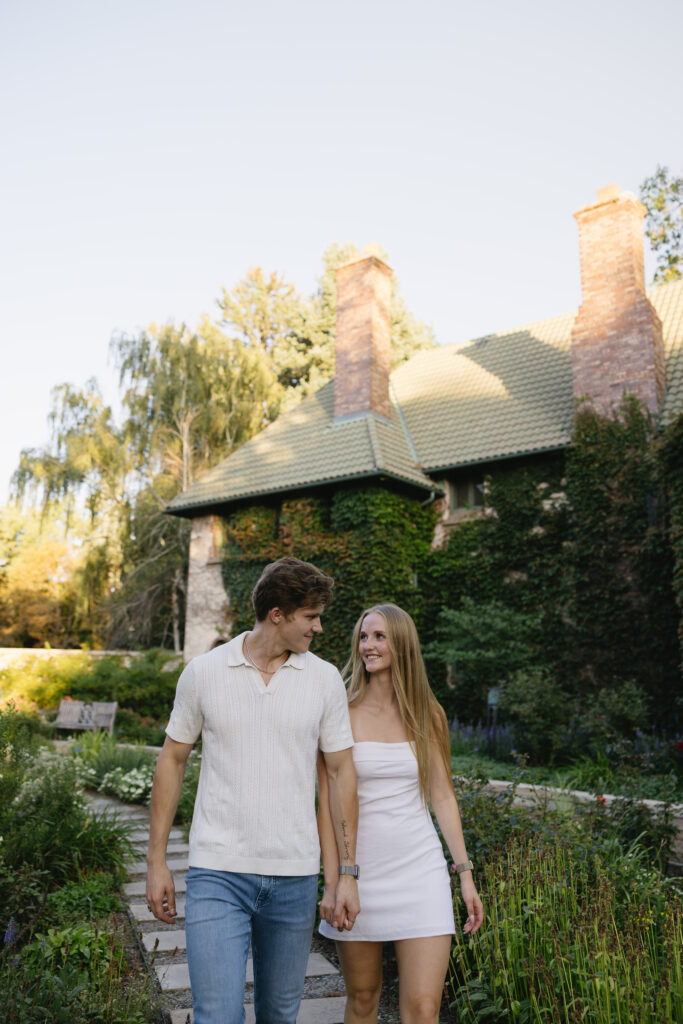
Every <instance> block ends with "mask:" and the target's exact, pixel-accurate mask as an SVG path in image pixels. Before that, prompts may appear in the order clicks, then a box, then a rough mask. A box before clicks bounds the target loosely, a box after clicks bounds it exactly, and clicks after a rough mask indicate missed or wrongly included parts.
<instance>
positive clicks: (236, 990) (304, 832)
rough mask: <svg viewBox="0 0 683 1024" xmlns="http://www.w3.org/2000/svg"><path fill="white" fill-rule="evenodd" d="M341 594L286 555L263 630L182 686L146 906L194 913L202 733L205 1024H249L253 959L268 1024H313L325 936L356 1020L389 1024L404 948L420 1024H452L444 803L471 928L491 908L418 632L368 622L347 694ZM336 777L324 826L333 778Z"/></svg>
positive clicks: (403, 995) (198, 892)
mask: <svg viewBox="0 0 683 1024" xmlns="http://www.w3.org/2000/svg"><path fill="white" fill-rule="evenodd" d="M333 585H334V584H333V581H332V579H331V578H330V577H329V576H326V575H325V574H324V573H322V572H321V571H320V570H319V569H317V568H316V567H315V566H313V565H311V564H310V563H307V562H302V561H299V560H298V559H296V558H281V559H279V560H278V561H276V562H273V563H271V564H270V565H268V566H266V568H265V570H264V572H263V574H262V576H261V578H260V579H259V581H258V583H257V584H256V586H255V587H254V590H253V593H252V603H253V606H254V613H255V618H256V621H255V624H254V627H253V628H252V629H251V630H250V631H248V632H246V633H242V634H241V635H240V636H237V637H234V638H233V639H232V640H230V641H229V642H228V643H226V644H223V645H221V646H219V647H216V648H215V649H213V650H211V651H209V652H208V653H207V654H204V655H201V656H200V657H198V658H195V659H194V660H193V661H191V662H190V663H189V665H188V666H187V667H186V668H185V670H184V671H183V674H182V675H181V677H180V679H179V681H178V688H177V691H176V697H175V702H174V705H173V712H172V714H171V718H170V721H169V724H168V726H167V729H166V733H167V738H166V741H165V743H164V747H163V749H162V751H161V754H160V756H159V760H158V764H157V770H156V775H155V779H154V786H153V789H152V799H151V806H150V843H149V849H148V854H147V862H148V875H147V901H148V904H149V906H150V909H151V910H152V912H153V913H154V914H155V916H156V917H157V918H158V919H159V920H161V921H165V922H167V923H171V922H172V921H173V919H174V917H175V890H174V884H173V877H172V875H171V873H170V871H169V869H168V867H167V865H166V845H167V842H168V835H169V832H170V829H171V824H172V822H173V817H174V815H175V811H176V808H177V805H178V800H179V798H180V792H181V788H182V782H183V775H184V771H185V765H186V762H187V759H188V756H189V754H190V751H191V750H192V747H193V745H194V743H195V741H196V740H197V739H198V738H199V736H200V735H201V737H202V766H201V772H200V778H199V787H198V791H197V799H196V803H195V809H194V816H193V819H192V828H191V832H190V853H189V869H188V873H187V881H186V884H187V897H186V911H185V930H186V937H187V957H188V964H189V969H190V981H191V986H192V999H193V1006H194V1020H195V1024H243V1022H244V1009H243V999H244V983H245V972H246V964H247V956H248V952H249V948H250V946H251V950H252V957H253V969H254V1009H255V1015H256V1022H257V1024H295V1022H296V1017H297V1013H298V1009H299V1003H300V1001H301V994H302V991H303V985H304V979H305V974H306V964H307V960H308V954H309V950H310V943H311V933H312V930H313V925H314V921H315V904H316V897H317V891H318V874H319V867H320V850H322V860H323V870H324V882H325V888H324V893H323V897H322V900H321V902H320V917H321V923H320V932H321V933H322V934H323V935H325V936H326V937H328V938H334V939H336V941H337V950H338V954H339V958H340V961H341V965H342V970H343V974H344V981H345V984H346V990H347V1006H346V1011H345V1016H344V1021H345V1024H361V1022H363V1024H365V1022H367V1024H375V1022H376V1021H377V1013H378V1005H379V997H380V990H381V984H382V943H383V942H386V941H393V942H394V946H395V951H396V960H397V963H398V970H399V1002H400V1012H401V1020H402V1021H403V1022H404V1024H436V1022H437V1021H438V1014H439V1007H440V1005H441V996H442V992H443V986H444V980H445V976H446V971H447V967H448V959H449V953H450V946H451V936H452V934H453V932H454V930H455V923H454V917H453V905H452V899H451V888H450V878H449V874H448V869H447V865H446V861H445V859H444V856H443V852H442V847H441V842H440V840H439V837H438V835H437V833H436V830H435V829H434V826H433V824H432V819H431V816H430V814H429V810H428V804H430V805H431V807H432V809H433V811H434V815H435V817H436V820H437V822H438V825H439V828H440V830H441V833H442V835H443V838H444V840H445V842H446V845H447V846H448V849H449V851H450V854H451V857H452V858H453V862H454V866H455V870H456V871H457V872H458V874H459V877H460V888H461V893H462V897H463V900H464V902H465V905H466V907H467V920H466V922H465V925H464V930H465V931H466V932H475V931H476V930H477V929H478V928H479V926H480V924H481V921H482V917H483V911H482V905H481V901H480V899H479V896H478V894H477V890H476V887H475V885H474V881H473V877H472V864H471V862H470V861H469V860H468V857H467V851H466V849H465V842H464V838H463V832H462V825H461V822H460V815H459V813H458V805H457V802H456V798H455V794H454V792H453V786H452V783H451V769H450V747H449V735H448V724H447V721H446V716H445V714H444V712H443V709H442V708H441V706H440V705H439V704H438V702H437V701H436V698H435V697H434V695H433V693H432V691H431V689H430V686H429V683H428V681H427V675H426V672H425V668H424V664H423V661H422V655H421V652H420V644H419V640H418V636H417V632H416V629H415V625H414V623H413V620H412V619H411V618H410V616H409V615H408V614H407V613H406V612H404V611H402V610H401V609H400V608H398V607H397V606H396V605H393V604H380V605H375V606H374V607H372V608H369V609H367V610H366V611H364V612H363V613H362V615H361V616H360V618H359V620H358V622H357V624H356V627H355V629H354V632H353V639H352V649H351V657H350V659H349V663H348V665H347V668H346V670H345V672H350V675H349V681H348V692H347V690H346V688H345V686H344V683H343V682H342V677H341V675H340V674H339V672H338V671H337V669H336V668H334V667H333V666H332V665H330V664H329V663H328V662H325V661H323V660H322V659H320V658H318V657H316V655H314V654H312V653H311V652H310V651H309V647H310V644H311V641H312V639H313V637H314V636H315V634H316V633H320V632H322V626H321V622H320V617H321V615H322V613H323V611H324V609H325V606H326V605H327V604H328V603H329V601H330V599H331V596H332V588H333ZM316 766H317V771H318V816H317V822H316V815H315V777H316Z"/></svg>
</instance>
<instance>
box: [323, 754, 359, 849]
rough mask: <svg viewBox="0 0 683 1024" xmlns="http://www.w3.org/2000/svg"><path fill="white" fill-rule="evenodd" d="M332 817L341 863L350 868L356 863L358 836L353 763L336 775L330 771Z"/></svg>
mask: <svg viewBox="0 0 683 1024" xmlns="http://www.w3.org/2000/svg"><path fill="white" fill-rule="evenodd" d="M328 782H329V798H330V815H331V817H332V824H333V825H334V832H335V837H336V840H337V850H338V852H339V863H340V864H342V865H345V866H348V867H350V866H351V865H352V864H355V863H356V834H357V832H358V795H357V792H356V772H355V769H354V767H353V761H352V760H351V758H349V759H348V763H347V764H344V765H342V766H341V767H340V768H339V770H338V771H337V772H335V773H331V772H329V771H328Z"/></svg>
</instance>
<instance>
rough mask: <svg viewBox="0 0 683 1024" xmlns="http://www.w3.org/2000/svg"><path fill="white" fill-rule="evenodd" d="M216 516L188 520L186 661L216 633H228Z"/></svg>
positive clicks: (207, 645) (210, 643) (227, 606)
mask: <svg viewBox="0 0 683 1024" xmlns="http://www.w3.org/2000/svg"><path fill="white" fill-rule="evenodd" d="M219 537H220V520H219V518H218V516H200V517H198V518H197V519H193V520H192V533H191V535H190V564H189V570H188V574H187V609H186V613H185V648H184V651H183V657H184V659H185V661H186V662H188V661H190V660H191V659H192V658H195V657H196V656H197V655H198V654H204V652H205V651H208V650H210V648H211V647H212V646H213V644H214V643H215V641H216V640H217V639H218V638H219V637H228V636H229V635H230V600H229V598H228V595H227V594H226V592H225V587H224V586H223V576H222V573H221V561H222V560H221V558H220V555H219Z"/></svg>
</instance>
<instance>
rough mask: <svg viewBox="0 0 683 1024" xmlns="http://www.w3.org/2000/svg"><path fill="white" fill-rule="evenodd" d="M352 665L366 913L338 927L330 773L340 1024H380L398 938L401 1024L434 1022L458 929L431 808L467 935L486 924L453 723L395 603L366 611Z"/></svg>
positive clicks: (328, 841)
mask: <svg viewBox="0 0 683 1024" xmlns="http://www.w3.org/2000/svg"><path fill="white" fill-rule="evenodd" d="M349 667H351V668H352V674H351V680H350V684H349V713H350V716H351V727H352V730H353V736H354V746H353V758H354V762H355V765H356V771H357V774H358V800H359V815H360V817H359V823H358V844H357V851H356V859H357V861H358V865H359V882H358V887H359V896H360V904H361V912H360V915H359V916H358V918H357V920H356V922H355V924H354V926H353V929H352V930H350V931H346V930H342V929H340V930H337V929H333V928H332V927H331V926H330V922H331V920H332V913H333V910H334V890H335V886H336V883H337V877H338V866H339V865H338V857H337V845H336V842H335V836H334V829H333V826H332V821H331V818H330V813H329V804H328V798H327V780H326V776H325V771H324V770H322V771H319V780H320V782H319V785H320V794H319V812H318V830H319V833H320V844H321V848H322V856H323V869H324V873H325V892H324V895H323V899H322V900H321V903H320V916H321V924H320V932H321V934H322V935H325V936H326V937H327V938H333V939H336V940H337V951H338V954H339V959H340V961H341V965H342V971H343V973H344V981H345V983H346V991H347V1004H346V1012H345V1015H344V1024H361V1022H363V1024H374V1022H376V1021H377V1011H378V1006H379V996H380V990H381V987H382V943H383V942H386V941H390V940H392V941H393V942H394V946H395V951H396V961H397V964H398V972H399V1005H400V1012H401V1020H402V1021H403V1022H404V1024H436V1022H438V1019H439V1016H438V1015H439V1008H440V1006H441V997H442V993H443V987H444V982H445V978H446V971H447V969H448V960H449V955H450V948H451V935H452V934H453V932H454V930H455V927H454V920H453V903H452V898H451V889H450V879H449V875H448V869H447V866H446V861H445V859H444V856H443V852H442V848H441V843H440V841H439V837H438V835H437V833H436V830H435V828H434V826H433V824H432V820H431V817H430V815H429V811H428V808H427V802H428V801H429V803H431V806H432V808H433V810H434V814H435V816H436V820H437V822H438V823H439V828H440V829H441V833H442V835H443V837H444V839H445V841H446V844H447V845H448V849H449V850H450V853H451V856H452V858H453V862H454V864H455V865H456V870H457V871H458V873H459V875H460V889H461V892H462V896H463V899H464V901H465V904H466V906H467V914H468V917H467V922H466V924H465V928H464V930H465V931H466V932H469V933H473V932H476V931H477V929H478V928H479V926H480V925H481V922H482V918H483V909H482V905H481V900H480V899H479V896H478V894H477V890H476V888H475V885H474V880H473V878H472V864H471V862H470V861H469V860H468V857H467V851H466V849H465V841H464V838H463V833H462V825H461V823H460V814H459V812H458V805H457V801H456V799H455V793H454V792H453V786H452V783H451V766H450V745H449V737H448V724H447V722H446V716H445V714H444V711H443V709H442V708H441V706H440V705H439V704H438V702H437V700H436V698H435V697H434V694H433V693H432V691H431V688H430V686H429V682H428V680H427V673H426V671H425V667H424V662H423V661H422V654H421V652H420V642H419V639H418V636H417V630H416V629H415V623H414V622H413V620H412V619H411V617H410V616H409V615H408V614H407V613H406V612H404V611H402V609H401V608H398V607H397V606H396V605H394V604H379V605H375V606H374V607H373V608H369V609H368V610H367V611H365V612H363V614H362V615H361V617H360V619H359V620H358V622H357V624H356V627H355V629H354V632H353V646H352V654H351V658H350V660H349V664H348V665H347V666H346V670H345V672H346V671H348V669H349Z"/></svg>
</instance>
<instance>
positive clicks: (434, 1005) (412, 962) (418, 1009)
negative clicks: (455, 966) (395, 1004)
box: [394, 935, 451, 1024]
mask: <svg viewBox="0 0 683 1024" xmlns="http://www.w3.org/2000/svg"><path fill="white" fill-rule="evenodd" d="M394 948H395V950H396V962H397V963H398V1001H399V1009H400V1012H401V1021H402V1022H403V1024H438V1021H439V1009H440V1007H441V998H442V996H443V987H444V982H445V981H446V971H447V970H448V960H449V957H450V953H451V937H450V935H433V936H430V937H429V938H425V939H401V940H400V941H399V942H395V943H394Z"/></svg>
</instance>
